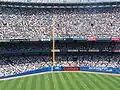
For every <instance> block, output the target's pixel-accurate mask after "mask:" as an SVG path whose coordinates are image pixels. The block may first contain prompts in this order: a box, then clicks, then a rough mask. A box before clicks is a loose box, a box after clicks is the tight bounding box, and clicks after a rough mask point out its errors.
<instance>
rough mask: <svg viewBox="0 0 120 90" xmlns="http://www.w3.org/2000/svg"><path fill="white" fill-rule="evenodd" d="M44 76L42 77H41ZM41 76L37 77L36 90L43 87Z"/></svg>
mask: <svg viewBox="0 0 120 90" xmlns="http://www.w3.org/2000/svg"><path fill="white" fill-rule="evenodd" d="M41 76H42V75H41ZM41 76H40V75H38V76H37V77H36V79H37V80H36V88H35V90H40V88H41V85H42V83H41V82H42V81H41V78H42V77H41Z"/></svg>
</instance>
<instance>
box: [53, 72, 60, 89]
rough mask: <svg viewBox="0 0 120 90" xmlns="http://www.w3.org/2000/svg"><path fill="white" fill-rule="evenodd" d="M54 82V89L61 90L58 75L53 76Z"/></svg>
mask: <svg viewBox="0 0 120 90" xmlns="http://www.w3.org/2000/svg"><path fill="white" fill-rule="evenodd" d="M53 82H54V89H55V90H61V89H60V87H59V83H58V77H57V74H56V73H54V74H53Z"/></svg>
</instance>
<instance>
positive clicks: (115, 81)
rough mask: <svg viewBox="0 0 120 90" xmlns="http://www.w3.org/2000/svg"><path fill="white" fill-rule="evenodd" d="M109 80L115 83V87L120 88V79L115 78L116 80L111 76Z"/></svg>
mask: <svg viewBox="0 0 120 90" xmlns="http://www.w3.org/2000/svg"><path fill="white" fill-rule="evenodd" d="M109 78H110V79H111V80H112V81H113V82H114V84H115V86H117V87H119V88H120V77H116V76H114V78H113V77H111V76H109Z"/></svg>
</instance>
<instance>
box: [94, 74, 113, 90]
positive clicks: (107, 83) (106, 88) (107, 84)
mask: <svg viewBox="0 0 120 90" xmlns="http://www.w3.org/2000/svg"><path fill="white" fill-rule="evenodd" d="M96 77H97V78H98V79H99V81H101V82H98V83H102V84H103V87H104V90H111V88H110V87H111V86H110V85H109V82H106V80H107V79H106V78H105V77H103V75H97V74H96Z"/></svg>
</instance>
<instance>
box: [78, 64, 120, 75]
mask: <svg viewBox="0 0 120 90" xmlns="http://www.w3.org/2000/svg"><path fill="white" fill-rule="evenodd" d="M80 71H89V72H104V73H114V74H120V68H113V67H86V66H81V67H80Z"/></svg>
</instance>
